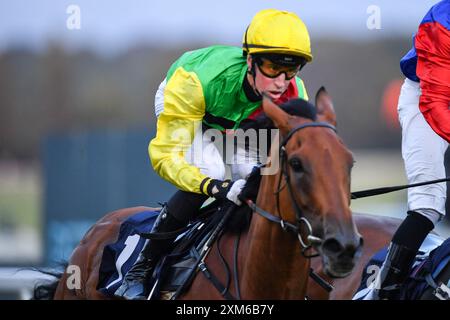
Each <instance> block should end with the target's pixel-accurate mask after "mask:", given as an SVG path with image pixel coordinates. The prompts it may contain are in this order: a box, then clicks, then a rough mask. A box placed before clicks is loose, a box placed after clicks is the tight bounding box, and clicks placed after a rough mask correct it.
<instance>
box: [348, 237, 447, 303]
mask: <svg viewBox="0 0 450 320" xmlns="http://www.w3.org/2000/svg"><path fill="white" fill-rule="evenodd" d="M386 255H387V247H385V248H383V249H381V250H380V251H378V252H377V253H376V254H375V255H374V256H373V257H372V258H371V260H370V261H369V263H368V264H367V265H366V266H365V268H364V270H363V275H362V278H361V284H360V287H359V288H358V290H357V292H356V294H355V295H354V296H353V300H370V299H371V294H372V291H373V290H374V288H373V283H374V280H375V278H376V274H377V272H378V271H379V270H380V268H381V266H382V264H383V262H384V260H385V258H386ZM449 279H450V239H447V240H445V241H444V239H442V238H441V237H439V236H437V235H435V234H429V235H428V236H427V238H426V239H425V241H424V242H423V244H422V246H421V247H420V249H419V252H418V254H417V256H416V258H415V262H414V264H413V267H412V269H411V272H410V275H409V276H408V279H407V280H406V281H405V283H404V285H403V286H402V289H401V291H400V295H399V297H398V298H399V300H438V299H439V300H450V281H449Z"/></svg>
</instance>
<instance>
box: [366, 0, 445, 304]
mask: <svg viewBox="0 0 450 320" xmlns="http://www.w3.org/2000/svg"><path fill="white" fill-rule="evenodd" d="M413 42H414V45H413V47H412V49H411V50H410V51H409V52H408V53H407V54H406V55H405V56H404V57H403V58H402V59H401V61H400V67H401V70H402V72H403V74H404V75H405V77H406V79H405V82H404V84H403V86H402V89H401V93H400V97H399V101H398V115H399V121H400V124H401V127H402V156H403V159H404V162H405V170H406V175H407V178H408V182H409V183H410V184H412V183H418V182H424V181H427V180H434V179H440V178H442V177H445V168H444V153H445V151H446V150H447V147H448V144H449V142H450V110H449V107H450V0H444V1H441V2H439V3H437V4H436V5H434V6H433V7H432V8H431V9H430V10H429V11H428V13H427V14H426V15H425V17H424V18H423V20H422V22H421V24H420V26H419V30H418V32H417V34H416V35H415V36H414V39H413ZM445 198H446V185H445V183H441V184H433V185H427V186H421V187H415V188H411V189H409V191H408V215H407V217H406V219H405V220H404V221H403V223H402V224H401V225H400V227H399V228H398V229H397V231H396V233H395V234H394V236H393V238H392V242H391V244H390V246H389V251H388V255H387V257H386V260H385V262H384V264H383V266H382V268H381V270H380V272H379V274H378V276H377V279H376V282H375V289H376V290H375V297H374V298H376V299H395V298H398V293H399V291H400V290H399V289H400V287H401V285H402V283H403V282H404V281H405V280H406V278H407V276H408V274H409V271H410V268H411V266H412V264H413V261H414V258H415V256H416V254H417V251H418V249H419V247H420V245H421V244H422V242H423V240H424V239H425V237H426V236H427V234H428V233H429V232H430V231H431V230H432V229H433V228H434V226H435V225H436V223H438V222H439V221H440V220H441V219H442V217H443V215H444V214H445Z"/></svg>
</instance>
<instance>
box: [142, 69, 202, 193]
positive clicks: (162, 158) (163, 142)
mask: <svg viewBox="0 0 450 320" xmlns="http://www.w3.org/2000/svg"><path fill="white" fill-rule="evenodd" d="M204 114H205V99H204V96H203V89H202V86H201V83H200V80H199V79H198V77H197V75H196V74H195V73H193V72H187V71H186V70H185V69H183V68H182V67H179V68H178V69H177V70H176V71H175V72H174V74H173V75H172V77H171V78H170V79H169V80H168V82H167V85H166V88H165V90H164V110H163V111H162V112H161V114H160V115H159V117H158V121H157V131H156V137H155V138H154V139H153V140H152V141H151V142H150V144H149V147H148V151H149V155H150V160H151V163H152V166H153V168H154V170H155V171H156V172H157V173H158V174H159V175H160V176H161V177H162V178H163V179H165V180H167V181H169V182H170V183H172V184H174V185H175V186H177V187H178V188H179V189H181V190H184V191H189V192H195V193H204V192H202V190H200V185H201V183H202V181H203V180H205V179H206V178H208V177H207V176H206V175H204V174H202V173H201V172H200V169H199V168H197V167H195V166H193V165H191V164H189V163H188V162H187V161H186V159H185V153H186V152H187V151H188V150H189V148H190V147H191V145H192V142H193V139H194V135H195V132H196V130H198V129H199V130H201V123H202V119H203V116H204ZM198 152H201V150H198ZM202 187H206V186H202ZM203 190H205V189H203Z"/></svg>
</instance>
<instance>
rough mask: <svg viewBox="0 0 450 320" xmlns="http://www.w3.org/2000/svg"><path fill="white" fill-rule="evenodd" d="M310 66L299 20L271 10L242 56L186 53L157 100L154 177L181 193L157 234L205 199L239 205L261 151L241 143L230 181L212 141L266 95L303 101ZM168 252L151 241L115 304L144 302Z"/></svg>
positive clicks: (216, 50) (255, 26)
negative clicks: (302, 76) (157, 266)
mask: <svg viewBox="0 0 450 320" xmlns="http://www.w3.org/2000/svg"><path fill="white" fill-rule="evenodd" d="M311 60H312V55H311V47H310V40H309V34H308V30H307V28H306V26H305V25H304V23H303V22H302V21H301V20H300V19H299V17H298V16H297V15H295V14H294V13H291V12H287V11H279V10H274V9H268V10H262V11H260V12H258V13H257V14H256V15H255V16H254V17H253V20H252V21H251V23H250V25H249V26H248V28H247V30H246V32H245V34H244V36H243V47H242V49H241V48H238V47H230V46H212V47H208V48H203V49H198V50H194V51H190V52H186V53H185V54H183V55H182V56H181V57H180V58H179V59H178V60H177V61H175V63H174V64H173V65H172V66H171V67H170V69H169V71H168V73H167V76H166V78H165V79H164V81H163V82H162V83H161V84H160V86H159V88H158V90H157V92H156V96H155V113H156V116H157V118H158V120H157V132H156V137H155V138H154V139H153V140H152V141H151V142H150V144H149V154H150V158H151V163H152V166H153V168H154V170H155V171H156V172H157V173H158V174H159V175H160V176H161V177H162V178H164V179H165V180H167V181H169V182H170V183H172V184H174V185H175V186H176V187H177V188H178V189H179V190H178V191H177V192H176V193H175V194H174V195H173V196H172V197H171V198H170V200H169V201H168V202H167V204H165V205H164V206H163V208H162V210H161V212H160V214H159V216H158V219H157V221H156V222H155V225H154V227H153V230H152V232H169V231H173V230H177V229H180V228H181V227H183V226H185V225H187V224H188V223H189V221H190V220H191V219H192V218H193V217H194V216H195V215H196V214H197V212H198V210H199V209H200V207H201V206H202V204H203V202H205V200H206V199H208V197H214V198H216V199H220V200H227V201H228V200H229V201H231V202H234V203H235V204H237V205H241V201H240V200H239V199H238V195H239V193H240V192H241V190H242V187H243V186H244V184H245V178H246V177H247V176H248V174H249V173H250V172H251V170H252V169H253V167H254V166H255V165H258V156H257V151H256V150H252V148H250V147H249V146H248V145H247V146H245V145H242V144H241V145H239V142H238V145H237V148H236V149H237V150H235V151H234V152H233V153H234V154H233V157H234V158H233V164H231V175H232V179H233V180H225V164H224V161H223V158H222V156H221V154H220V152H219V150H218V149H217V147H216V145H215V144H214V142H213V141H214V139H215V138H216V137H217V135H216V134H215V133H219V134H222V133H226V132H227V131H228V130H235V129H238V128H239V125H240V123H241V122H242V121H243V120H245V119H253V118H254V117H255V116H256V115H258V114H259V113H261V100H262V96H261V94H262V93H263V92H265V93H267V94H268V95H269V96H270V97H271V98H272V99H273V100H274V101H276V102H277V103H282V102H285V101H287V100H289V99H291V98H303V99H305V100H306V99H307V93H306V89H305V86H304V84H303V81H302V80H301V79H300V78H299V77H297V73H298V72H299V71H300V70H301V69H302V67H303V66H304V65H305V64H306V63H307V62H310V61H311ZM208 129H209V130H208ZM210 129H215V130H210ZM243 159H245V161H243ZM150 242H151V245H149V244H150ZM171 244H172V241H171V240H151V241H147V243H146V245H145V246H144V249H143V250H142V252H141V253H140V255H139V258H138V260H137V261H136V263H135V265H134V266H133V267H132V268H131V269H130V271H129V272H128V273H127V274H126V276H125V278H124V280H123V284H122V286H121V287H120V288H119V289H118V290H117V291H116V293H115V294H116V296H119V297H123V298H125V299H145V298H146V297H147V296H148V294H149V288H148V285H147V282H148V280H149V277H150V275H151V272H152V269H153V267H154V266H155V264H156V263H157V262H158V259H159V257H161V256H162V255H163V254H164V253H165V252H167V250H168V249H169V248H170V246H171Z"/></svg>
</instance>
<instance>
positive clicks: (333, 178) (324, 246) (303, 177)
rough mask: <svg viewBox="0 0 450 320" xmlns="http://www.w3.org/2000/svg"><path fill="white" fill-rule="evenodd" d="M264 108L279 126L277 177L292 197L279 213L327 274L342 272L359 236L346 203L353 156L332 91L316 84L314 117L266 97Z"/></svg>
mask: <svg viewBox="0 0 450 320" xmlns="http://www.w3.org/2000/svg"><path fill="white" fill-rule="evenodd" d="M263 108H264V111H265V113H266V115H267V116H268V117H269V118H270V119H271V120H272V121H273V122H274V124H275V126H276V127H277V128H278V129H279V130H280V138H281V139H280V141H281V145H280V147H279V150H280V155H279V156H280V167H281V170H280V171H281V172H280V173H279V174H280V181H281V180H282V179H284V184H285V186H287V187H286V189H288V190H289V198H290V202H291V203H290V204H283V209H284V210H285V211H282V212H281V211H280V215H281V213H282V214H283V215H285V216H284V217H283V218H286V220H289V221H295V222H296V224H297V225H298V226H299V240H300V242H301V243H302V245H303V244H304V246H305V248H309V247H310V246H312V247H314V249H315V250H316V251H317V252H318V253H319V254H320V255H321V257H322V263H323V266H324V270H325V272H326V273H327V274H328V275H330V276H332V277H336V278H341V277H345V276H347V275H349V274H350V272H351V271H352V270H353V267H354V266H355V263H356V261H357V259H358V257H359V256H360V254H361V249H362V244H363V240H362V237H361V236H360V234H359V233H358V231H357V230H356V226H355V223H354V222H353V219H352V212H351V209H350V199H351V192H350V173H351V169H352V166H353V162H354V161H353V156H352V153H351V152H350V151H349V150H348V149H347V148H346V146H345V145H344V143H343V141H342V140H341V139H340V137H339V136H338V135H337V134H336V131H335V125H336V115H335V112H334V109H333V104H332V100H331V97H330V96H329V94H328V93H327V92H326V91H325V89H324V88H321V89H320V90H319V92H318V93H317V95H316V110H317V118H316V119H315V120H311V119H307V118H303V117H298V116H293V115H291V114H289V113H287V112H285V111H284V110H283V109H281V108H280V107H279V106H277V105H276V104H275V103H273V102H272V101H271V100H270V99H269V98H268V97H264V100H263ZM272 150H274V149H273V148H272ZM282 185H283V184H282V183H280V189H279V190H278V191H281V188H282ZM288 215H289V216H288Z"/></svg>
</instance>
